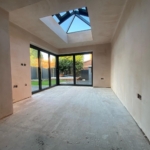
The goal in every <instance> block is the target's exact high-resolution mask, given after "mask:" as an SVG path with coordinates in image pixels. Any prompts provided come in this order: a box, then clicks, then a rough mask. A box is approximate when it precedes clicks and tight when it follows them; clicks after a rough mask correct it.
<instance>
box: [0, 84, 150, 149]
mask: <svg viewBox="0 0 150 150" xmlns="http://www.w3.org/2000/svg"><path fill="white" fill-rule="evenodd" d="M0 150H150V145H149V143H148V141H147V140H146V138H145V137H144V135H143V134H142V132H141V131H140V129H139V127H138V126H137V124H136V123H135V121H134V120H133V118H132V117H131V116H130V114H129V113H128V112H127V110H126V109H125V108H124V106H123V105H122V104H121V102H120V101H119V100H118V98H117V97H116V96H115V94H114V93H113V91H112V90H111V89H99V88H92V87H74V86H59V87H54V88H52V89H50V90H46V91H44V92H41V93H38V94H35V95H33V97H32V98H31V99H27V100H24V101H21V102H18V103H15V104H14V114H13V115H12V116H10V117H7V118H5V119H3V120H1V121H0Z"/></svg>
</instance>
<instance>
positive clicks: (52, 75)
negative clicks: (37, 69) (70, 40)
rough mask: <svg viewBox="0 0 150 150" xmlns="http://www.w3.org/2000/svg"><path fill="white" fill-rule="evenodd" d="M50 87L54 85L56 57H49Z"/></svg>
mask: <svg viewBox="0 0 150 150" xmlns="http://www.w3.org/2000/svg"><path fill="white" fill-rule="evenodd" d="M50 72H51V86H54V85H56V56H54V55H50Z"/></svg>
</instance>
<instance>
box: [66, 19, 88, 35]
mask: <svg viewBox="0 0 150 150" xmlns="http://www.w3.org/2000/svg"><path fill="white" fill-rule="evenodd" d="M89 29H91V27H90V26H89V25H87V24H86V23H85V22H83V21H82V20H81V19H79V18H78V17H75V19H74V21H73V22H72V24H71V27H70V29H69V31H68V33H71V32H78V31H84V30H89Z"/></svg>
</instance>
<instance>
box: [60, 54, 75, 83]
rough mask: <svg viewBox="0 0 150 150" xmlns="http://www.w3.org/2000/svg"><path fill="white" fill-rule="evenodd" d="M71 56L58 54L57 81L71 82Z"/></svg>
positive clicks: (72, 77) (72, 76) (72, 79)
mask: <svg viewBox="0 0 150 150" xmlns="http://www.w3.org/2000/svg"><path fill="white" fill-rule="evenodd" d="M73 81H74V74H73V56H60V57H59V83H60V84H73V83H74V82H73Z"/></svg>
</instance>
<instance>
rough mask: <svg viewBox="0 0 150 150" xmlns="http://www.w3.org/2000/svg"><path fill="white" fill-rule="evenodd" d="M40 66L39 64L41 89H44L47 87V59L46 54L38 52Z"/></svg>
mask: <svg viewBox="0 0 150 150" xmlns="http://www.w3.org/2000/svg"><path fill="white" fill-rule="evenodd" d="M40 61H41V62H40V64H41V88H42V89H45V88H48V87H49V59H48V53H45V52H40Z"/></svg>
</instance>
